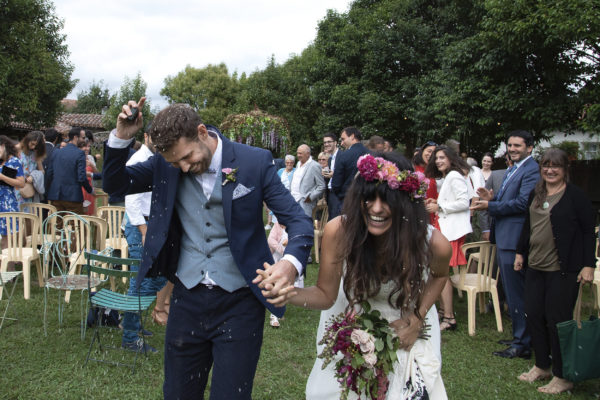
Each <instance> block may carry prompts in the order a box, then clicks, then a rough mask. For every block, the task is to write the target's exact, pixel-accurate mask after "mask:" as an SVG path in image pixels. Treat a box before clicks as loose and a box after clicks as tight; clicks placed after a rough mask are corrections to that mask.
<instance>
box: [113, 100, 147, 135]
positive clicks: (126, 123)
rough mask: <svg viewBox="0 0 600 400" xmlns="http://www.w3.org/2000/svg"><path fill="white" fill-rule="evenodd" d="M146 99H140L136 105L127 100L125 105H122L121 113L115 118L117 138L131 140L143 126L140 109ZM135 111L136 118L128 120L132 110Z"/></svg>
mask: <svg viewBox="0 0 600 400" xmlns="http://www.w3.org/2000/svg"><path fill="white" fill-rule="evenodd" d="M145 102H146V98H145V97H142V98H140V100H139V101H138V102H137V103H136V102H135V101H133V100H129V101H128V102H127V104H124V105H123V107H122V108H121V113H119V116H118V117H117V133H116V135H117V137H118V138H119V139H131V138H132V137H134V136H135V134H136V133H137V131H139V130H140V128H141V127H142V126H144V117H143V116H142V108H143V107H144V103H145ZM134 108H135V109H137V110H138V111H137V117H136V118H135V119H134V120H130V119H129V117H130V116H132V115H133V113H132V110H133V109H134Z"/></svg>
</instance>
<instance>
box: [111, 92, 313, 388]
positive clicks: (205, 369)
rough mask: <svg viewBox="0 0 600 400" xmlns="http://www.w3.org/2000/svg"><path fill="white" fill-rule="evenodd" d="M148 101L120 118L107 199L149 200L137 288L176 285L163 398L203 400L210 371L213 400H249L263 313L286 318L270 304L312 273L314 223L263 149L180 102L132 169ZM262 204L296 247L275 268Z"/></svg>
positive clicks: (158, 122)
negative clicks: (156, 282)
mask: <svg viewBox="0 0 600 400" xmlns="http://www.w3.org/2000/svg"><path fill="white" fill-rule="evenodd" d="M144 101H145V98H142V99H140V101H139V103H135V102H134V101H130V102H129V104H128V105H125V106H123V110H122V112H121V113H120V114H119V117H118V120H117V128H116V130H115V131H113V132H111V135H110V137H109V140H108V145H107V148H106V159H105V161H104V171H103V172H104V189H105V191H106V192H107V193H111V192H113V191H115V190H118V189H119V188H121V187H123V186H126V187H127V188H128V192H129V193H138V192H145V191H149V190H152V203H151V209H150V216H149V218H148V228H147V233H146V240H145V243H144V250H143V254H142V263H141V265H140V271H139V275H138V282H139V281H141V280H142V279H143V278H144V276H146V274H150V275H165V276H167V278H168V279H169V280H171V281H172V282H173V283H174V289H173V297H172V301H171V307H170V313H169V321H168V325H167V333H166V338H165V382H164V385H163V393H164V397H165V398H166V399H192V398H193V399H196V398H203V395H204V390H205V387H206V384H207V379H208V374H209V372H210V370H211V368H212V381H211V394H210V398H211V399H250V398H251V394H252V384H253V380H254V374H255V371H256V365H257V363H258V358H259V355H260V347H261V344H262V337H263V325H264V315H265V308H267V309H269V311H271V312H272V313H273V314H275V315H276V316H278V317H281V316H282V315H283V312H284V311H285V310H284V308H280V307H275V306H274V305H273V302H275V303H277V301H278V299H280V297H279V296H278V292H279V290H280V289H282V288H284V287H287V286H289V285H293V282H294V280H295V278H296V276H297V275H298V274H299V273H301V272H302V270H303V268H304V267H305V263H306V260H307V258H308V254H309V252H310V248H311V245H312V240H313V239H312V237H313V233H312V232H313V229H312V224H311V221H310V218H308V217H307V216H306V214H304V212H303V211H302V209H301V208H300V206H299V205H298V204H297V203H296V202H295V201H294V199H293V198H292V197H291V195H290V194H289V191H288V190H287V189H285V187H284V186H283V184H282V183H281V180H280V179H279V177H278V176H277V171H276V169H275V166H274V165H273V162H272V156H271V154H270V153H269V152H268V151H266V150H262V149H258V148H254V147H250V146H246V145H242V144H239V143H235V142H231V141H229V140H228V139H227V138H225V137H224V136H223V135H221V133H220V132H219V131H218V130H217V129H216V128H215V127H212V126H209V125H208V126H207V125H204V124H203V123H202V121H201V119H200V117H199V116H198V114H197V113H196V112H195V111H194V110H193V109H192V108H191V107H189V106H187V105H184V104H173V105H170V106H168V107H167V108H165V109H164V110H162V111H161V112H159V113H158V114H157V115H156V117H155V118H154V120H153V122H152V129H151V130H150V132H149V133H150V137H151V140H152V143H153V144H154V146H155V147H156V149H157V151H158V154H157V155H154V156H153V157H150V158H149V159H148V160H147V161H145V162H142V163H138V164H135V165H132V166H130V167H126V166H125V162H126V159H127V153H128V150H127V145H128V144H129V143H130V141H131V140H132V138H133V136H134V135H135V133H136V132H137V131H138V130H139V128H140V127H141V126H142V124H143V121H142V116H141V114H139V116H138V117H137V118H136V119H135V120H134V121H129V120H128V116H130V115H132V108H137V109H138V110H141V109H142V107H143V103H144ZM263 201H264V202H265V203H266V205H267V207H268V208H269V209H270V210H272V211H273V212H274V213H275V215H276V216H277V219H278V220H279V221H280V222H281V223H283V224H284V225H285V226H286V227H287V230H288V236H289V238H290V239H289V242H288V245H287V247H286V249H285V255H284V257H283V258H282V259H281V260H280V261H279V262H277V263H275V264H273V265H270V264H272V263H273V258H272V256H271V252H270V251H269V247H268V245H267V241H266V237H265V233H264V228H263V219H262V209H263ZM263 266H264V267H265V269H266V271H267V275H268V278H266V279H265V280H264V281H262V282H261V287H262V288H263V289H262V290H261V288H260V287H258V285H257V284H256V283H257V282H259V279H256V276H257V269H259V268H261V267H263ZM268 298H270V299H271V302H269V301H267V299H268Z"/></svg>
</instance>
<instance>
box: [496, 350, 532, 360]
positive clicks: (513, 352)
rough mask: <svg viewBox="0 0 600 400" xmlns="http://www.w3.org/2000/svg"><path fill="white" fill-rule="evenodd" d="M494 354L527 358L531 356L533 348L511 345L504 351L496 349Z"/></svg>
mask: <svg viewBox="0 0 600 400" xmlns="http://www.w3.org/2000/svg"><path fill="white" fill-rule="evenodd" d="M492 354H493V355H495V356H498V357H504V358H515V357H520V358H525V359H530V358H531V350H527V349H519V348H517V347H509V348H507V349H504V350H502V351H495V352H493V353H492Z"/></svg>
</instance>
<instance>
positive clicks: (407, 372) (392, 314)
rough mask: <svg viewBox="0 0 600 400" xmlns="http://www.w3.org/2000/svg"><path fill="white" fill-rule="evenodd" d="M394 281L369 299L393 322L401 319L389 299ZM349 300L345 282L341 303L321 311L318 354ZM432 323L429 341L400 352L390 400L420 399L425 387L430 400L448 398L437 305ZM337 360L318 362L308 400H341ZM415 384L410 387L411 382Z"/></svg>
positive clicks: (429, 320)
mask: <svg viewBox="0 0 600 400" xmlns="http://www.w3.org/2000/svg"><path fill="white" fill-rule="evenodd" d="M392 284H393V282H388V283H387V284H383V285H382V286H381V290H380V292H379V294H378V295H377V296H375V297H374V298H372V299H370V300H369V304H370V305H371V308H372V309H375V310H379V312H380V313H381V316H382V317H383V318H385V319H387V320H388V321H390V322H392V321H395V320H397V319H399V318H400V312H399V310H398V309H395V308H392V307H391V306H390V304H389V303H388V296H389V294H390V292H391V290H393V286H392ZM347 305H348V300H347V299H346V296H345V294H344V290H343V282H340V290H339V293H338V297H337V300H336V302H335V304H334V305H333V307H331V308H330V309H329V310H325V311H322V312H321V319H320V321H319V328H318V330H317V354H321V352H322V351H323V347H324V346H323V345H319V344H318V343H319V341H320V340H321V338H322V337H323V334H324V332H325V326H326V324H327V323H328V321H329V320H330V318H331V317H332V316H336V315H338V314H340V313H342V312H344V311H345V309H346V306H347ZM425 321H426V323H427V324H429V326H430V327H429V331H428V334H429V335H430V337H429V338H428V339H418V340H417V341H416V343H415V344H414V346H413V347H412V349H411V350H410V352H407V351H405V350H398V351H397V352H396V353H397V355H398V361H397V362H395V363H394V370H393V371H392V372H391V373H390V375H389V377H388V378H389V380H390V383H389V387H388V393H387V396H386V399H388V400H401V399H419V398H421V397H420V394H422V392H423V388H425V389H426V390H427V395H428V396H429V399H432V400H438V399H440V400H444V399H447V396H446V390H445V388H444V383H443V381H442V376H441V369H442V362H441V360H442V356H441V351H440V326H439V321H438V315H437V310H436V308H435V305H434V306H432V307H431V309H430V310H429V312H428V313H427V315H426V317H425ZM335 361H336V360H334V361H332V362H331V363H329V365H328V366H327V367H326V368H325V369H323V368H322V367H323V360H322V359H321V358H318V357H317V359H316V361H315V364H314V366H313V369H312V371H311V373H310V376H309V377H308V382H307V383H306V399H307V400H338V399H339V398H340V393H341V387H340V384H339V383H338V382H337V379H336V378H335V370H334V368H335ZM408 381H410V382H412V385H408V386H407V384H406V383H407V382H408ZM348 398H349V399H357V398H358V396H357V395H356V394H355V393H353V392H350V395H349V396H348Z"/></svg>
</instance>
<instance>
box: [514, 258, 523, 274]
mask: <svg viewBox="0 0 600 400" xmlns="http://www.w3.org/2000/svg"><path fill="white" fill-rule="evenodd" d="M513 268H514V270H515V271H520V270H522V269H523V256H522V255H521V254H516V255H515V263H514V265H513Z"/></svg>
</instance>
